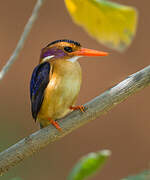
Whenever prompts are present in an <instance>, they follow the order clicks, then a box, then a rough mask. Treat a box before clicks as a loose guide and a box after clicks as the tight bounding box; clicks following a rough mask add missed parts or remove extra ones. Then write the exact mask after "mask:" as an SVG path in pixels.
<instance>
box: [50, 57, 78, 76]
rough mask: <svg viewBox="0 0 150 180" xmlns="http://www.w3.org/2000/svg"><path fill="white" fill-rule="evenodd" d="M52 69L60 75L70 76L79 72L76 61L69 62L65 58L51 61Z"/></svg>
mask: <svg viewBox="0 0 150 180" xmlns="http://www.w3.org/2000/svg"><path fill="white" fill-rule="evenodd" d="M51 64H52V69H53V70H52V71H53V73H56V74H58V75H61V76H72V75H73V74H74V75H76V74H78V73H79V74H81V67H80V64H79V63H78V61H75V62H70V61H67V60H62V59H61V60H56V61H52V62H51Z"/></svg>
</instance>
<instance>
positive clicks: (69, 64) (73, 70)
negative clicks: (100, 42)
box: [30, 39, 108, 130]
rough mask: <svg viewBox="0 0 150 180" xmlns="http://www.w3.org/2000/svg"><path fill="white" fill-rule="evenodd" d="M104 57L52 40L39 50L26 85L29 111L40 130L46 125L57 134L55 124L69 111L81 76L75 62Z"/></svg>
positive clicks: (79, 68) (99, 52)
mask: <svg viewBox="0 0 150 180" xmlns="http://www.w3.org/2000/svg"><path fill="white" fill-rule="evenodd" d="M107 55H108V53H106V52H102V51H97V50H92V49H87V48H82V46H81V45H80V43H78V42H75V41H72V40H67V39H63V40H56V41H54V42H51V43H49V44H48V45H47V46H46V47H44V48H43V49H42V50H41V55H40V60H39V64H38V65H37V66H36V67H35V69H34V70H33V73H32V77H31V81H30V100H31V111H32V116H33V118H34V119H35V121H38V122H39V123H40V127H41V128H43V127H46V126H48V125H49V124H52V125H53V126H55V127H56V128H57V129H58V130H61V127H60V126H59V124H58V122H57V120H59V119H61V118H63V117H64V116H66V115H67V114H68V113H70V112H71V111H73V110H77V109H79V110H81V111H82V112H84V106H83V105H81V106H75V102H76V99H77V96H78V94H79V91H80V86H81V80H82V72H81V67H80V64H79V62H78V61H77V60H78V59H79V58H80V57H83V56H107Z"/></svg>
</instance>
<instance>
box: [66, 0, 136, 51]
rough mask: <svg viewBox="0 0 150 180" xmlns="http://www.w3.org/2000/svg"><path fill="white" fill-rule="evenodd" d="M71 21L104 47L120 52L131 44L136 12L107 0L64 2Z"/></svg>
mask: <svg viewBox="0 0 150 180" xmlns="http://www.w3.org/2000/svg"><path fill="white" fill-rule="evenodd" d="M65 2H66V6H67V9H68V11H69V12H70V14H71V16H72V18H73V20H74V21H75V22H76V23H77V24H78V25H80V26H82V27H84V28H85V30H86V31H87V32H88V33H89V34H90V35H91V36H93V37H94V38H95V39H96V40H98V41H100V42H101V43H103V44H105V45H106V46H108V47H110V48H113V49H116V50H119V51H122V50H124V49H125V48H126V47H128V45H129V44H130V43H131V41H132V39H133V37H134V35H135V32H136V25H137V11H136V10H135V9H134V8H132V7H129V6H124V5H120V4H117V3H113V2H110V1H107V0H65Z"/></svg>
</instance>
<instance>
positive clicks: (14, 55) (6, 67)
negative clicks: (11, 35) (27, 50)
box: [0, 0, 44, 80]
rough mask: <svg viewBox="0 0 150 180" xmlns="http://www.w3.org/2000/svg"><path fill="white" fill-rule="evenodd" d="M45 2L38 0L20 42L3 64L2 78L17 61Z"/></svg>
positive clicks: (0, 78) (0, 75)
mask: <svg viewBox="0 0 150 180" xmlns="http://www.w3.org/2000/svg"><path fill="white" fill-rule="evenodd" d="M43 2H44V0H37V2H36V4H35V6H34V9H33V11H32V14H31V16H30V18H29V20H28V22H27V24H26V25H25V28H24V31H23V33H22V35H21V37H20V40H19V41H18V44H17V46H16V48H15V50H14V52H13V53H12V55H11V56H10V58H9V60H8V61H7V63H6V64H5V65H4V66H3V68H2V70H1V71H0V80H2V79H3V77H4V75H5V74H6V73H7V71H8V70H9V68H10V67H11V65H12V64H13V63H14V62H15V60H16V59H17V57H18V55H19V53H20V51H21V50H22V48H23V46H24V43H25V40H26V39H27V36H28V34H29V32H30V30H31V29H32V26H33V24H34V22H35V20H36V19H37V16H38V13H39V10H40V8H41V6H42V4H43Z"/></svg>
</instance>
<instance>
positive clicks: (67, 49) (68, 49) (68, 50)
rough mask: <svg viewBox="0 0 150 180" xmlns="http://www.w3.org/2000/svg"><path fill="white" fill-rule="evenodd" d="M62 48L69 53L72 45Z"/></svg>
mask: <svg viewBox="0 0 150 180" xmlns="http://www.w3.org/2000/svg"><path fill="white" fill-rule="evenodd" d="M64 50H65V51H66V52H69V53H71V52H73V49H72V47H69V46H66V47H64Z"/></svg>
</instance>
